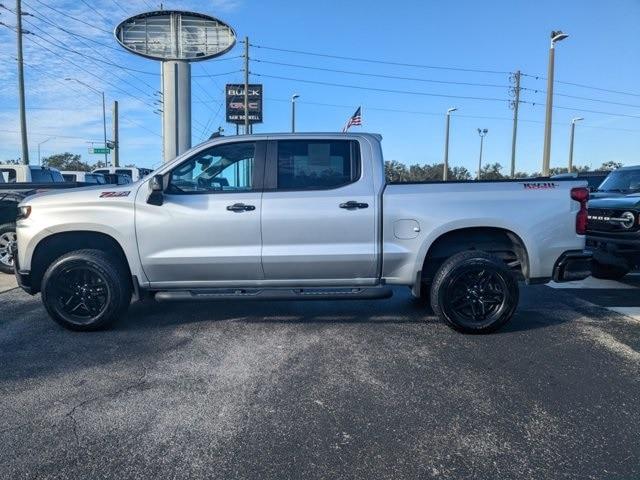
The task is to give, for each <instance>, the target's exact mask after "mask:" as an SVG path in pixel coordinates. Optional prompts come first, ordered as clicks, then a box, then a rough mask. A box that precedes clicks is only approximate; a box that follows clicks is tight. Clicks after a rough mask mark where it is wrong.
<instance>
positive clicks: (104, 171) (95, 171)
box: [93, 170, 109, 174]
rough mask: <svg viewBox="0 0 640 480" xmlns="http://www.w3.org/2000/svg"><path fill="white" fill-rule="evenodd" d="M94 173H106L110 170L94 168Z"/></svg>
mask: <svg viewBox="0 0 640 480" xmlns="http://www.w3.org/2000/svg"><path fill="white" fill-rule="evenodd" d="M93 173H102V174H105V173H109V170H94V171H93Z"/></svg>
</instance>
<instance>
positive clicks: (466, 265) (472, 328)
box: [431, 250, 519, 333]
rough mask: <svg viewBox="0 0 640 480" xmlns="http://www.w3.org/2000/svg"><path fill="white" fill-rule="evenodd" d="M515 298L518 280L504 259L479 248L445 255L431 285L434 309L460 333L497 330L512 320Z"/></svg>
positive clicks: (517, 293)
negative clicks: (448, 255)
mask: <svg viewBox="0 0 640 480" xmlns="http://www.w3.org/2000/svg"><path fill="white" fill-rule="evenodd" d="M518 298H519V289H518V282H517V281H516V279H515V277H514V275H513V274H512V272H511V271H510V270H509V269H508V268H507V267H506V265H505V264H504V262H502V261H501V260H500V259H498V258H495V257H493V256H491V255H489V254H488V253H486V252H482V251H478V250H472V251H466V252H460V253H457V254H455V255H453V256H452V257H450V258H449V259H447V260H446V261H445V262H444V263H443V264H442V266H441V267H440V268H439V269H438V271H437V273H436V276H435V278H434V279H433V284H432V285H431V306H432V308H433V311H434V312H435V314H436V315H437V316H438V317H439V318H440V319H442V320H443V321H444V322H445V323H446V324H447V325H449V326H450V327H451V328H453V329H454V330H457V331H459V332H463V333H490V332H494V331H496V330H498V329H499V328H500V327H502V326H503V325H504V324H506V323H507V322H508V321H509V320H511V317H512V316H513V314H514V312H515V310H516V307H517V306H518Z"/></svg>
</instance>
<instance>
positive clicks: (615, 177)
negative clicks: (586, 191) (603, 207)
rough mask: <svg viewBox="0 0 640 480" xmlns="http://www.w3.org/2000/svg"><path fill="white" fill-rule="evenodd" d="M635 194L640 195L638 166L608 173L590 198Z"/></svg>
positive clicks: (639, 170) (639, 167)
mask: <svg viewBox="0 0 640 480" xmlns="http://www.w3.org/2000/svg"><path fill="white" fill-rule="evenodd" d="M635 193H640V165H634V166H630V167H621V168H618V169H617V170H613V171H612V172H610V173H609V175H607V178H605V179H604V180H603V182H602V183H601V184H600V186H599V187H598V189H597V190H596V191H595V192H593V194H592V195H591V198H605V197H623V196H625V195H630V194H635Z"/></svg>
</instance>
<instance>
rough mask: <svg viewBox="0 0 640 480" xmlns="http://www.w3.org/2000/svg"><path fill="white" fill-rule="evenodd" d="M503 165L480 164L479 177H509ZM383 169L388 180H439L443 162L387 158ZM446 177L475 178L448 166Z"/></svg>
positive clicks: (608, 166)
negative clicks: (412, 162)
mask: <svg viewBox="0 0 640 480" xmlns="http://www.w3.org/2000/svg"><path fill="white" fill-rule="evenodd" d="M621 166H622V163H619V162H613V161H609V162H605V163H603V164H602V165H601V166H600V168H598V169H596V170H599V171H611V170H615V169H617V168H620V167H621ZM503 169H504V168H503V166H502V165H501V164H500V163H497V162H496V163H487V164H485V165H483V166H482V169H481V170H480V178H481V179H482V180H503V179H508V178H511V177H510V175H508V174H507V173H503ZM384 171H385V175H386V177H387V181H389V182H400V183H402V182H427V181H440V180H442V173H443V171H444V164H443V163H433V164H424V165H418V164H416V165H409V166H407V165H405V164H404V163H402V162H398V161H397V160H387V161H386V162H384ZM573 171H574V172H576V173H582V172H588V171H590V168H589V167H587V166H586V165H585V166H574V167H573ZM567 172H568V168H566V167H556V168H551V169H550V170H549V174H550V175H559V174H561V173H567ZM541 176H542V174H541V173H540V172H534V173H525V172H516V174H515V176H514V178H535V177H541ZM448 177H449V179H451V180H473V179H475V177H476V175H475V173H474V174H473V175H472V174H471V172H470V171H469V170H467V169H466V168H465V167H453V168H451V167H449V170H448Z"/></svg>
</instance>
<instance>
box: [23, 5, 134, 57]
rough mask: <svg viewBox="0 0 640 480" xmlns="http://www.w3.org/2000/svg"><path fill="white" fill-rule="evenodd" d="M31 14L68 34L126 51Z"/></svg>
mask: <svg viewBox="0 0 640 480" xmlns="http://www.w3.org/2000/svg"><path fill="white" fill-rule="evenodd" d="M23 3H24V4H25V5H27V6H29V4H28V3H27V2H23ZM31 8H32V7H31ZM30 16H32V17H34V18H37V19H38V20H40V21H41V22H45V23H47V24H49V25H51V26H52V27H54V28H57V29H58V30H60V31H62V32H64V33H66V34H68V35H72V36H74V37H78V38H82V39H84V40H88V41H90V42H93V43H95V44H97V45H100V46H101V47H105V48H109V49H111V50H115V51H117V52H121V53H124V51H123V50H122V49H121V48H118V47H114V46H113V45H109V44H108V43H103V42H101V41H99V40H96V39H95V38H91V37H88V36H86V35H82V34H80V33H77V32H74V31H71V30H68V29H66V28H64V27H61V26H60V25H58V24H57V23H55V22H53V21H51V20H49V19H48V18H45V17H41V16H40V15H35V14H31V15H30ZM29 23H31V22H29Z"/></svg>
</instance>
